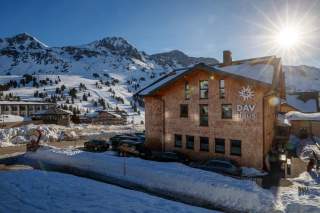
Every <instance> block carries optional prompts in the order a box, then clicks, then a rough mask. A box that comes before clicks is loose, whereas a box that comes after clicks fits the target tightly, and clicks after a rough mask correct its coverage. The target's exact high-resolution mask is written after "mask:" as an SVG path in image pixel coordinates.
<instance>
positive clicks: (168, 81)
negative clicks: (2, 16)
mask: <svg viewBox="0 0 320 213" xmlns="http://www.w3.org/2000/svg"><path fill="white" fill-rule="evenodd" d="M224 54H225V55H224V63H222V64H218V65H213V66H209V65H205V64H198V65H196V66H194V67H192V68H188V69H181V70H177V71H173V72H172V73H169V74H168V75H167V76H164V77H162V78H161V79H159V80H158V81H156V82H154V83H153V84H151V85H149V86H147V87H146V88H144V89H142V90H141V91H139V95H141V96H144V104H145V126H146V141H147V142H146V144H147V145H148V146H149V147H150V148H152V149H160V150H165V151H173V150H178V151H180V152H183V153H185V154H187V155H188V156H189V157H190V158H191V159H194V160H201V159H207V158H211V157H216V156H224V157H228V158H231V159H234V160H237V161H238V162H239V163H240V164H241V165H244V166H250V167H256V168H262V167H263V164H264V158H265V156H266V154H267V153H268V151H269V150H270V148H271V146H272V142H273V137H274V131H275V128H276V126H275V125H276V115H277V113H278V111H279V104H278V100H279V99H280V97H281V96H283V94H285V93H284V92H285V91H283V90H284V79H283V78H284V76H283V74H282V68H281V61H280V59H279V58H276V57H274V56H273V57H265V58H256V59H249V60H242V61H235V62H232V59H231V53H230V52H226V53H224Z"/></svg>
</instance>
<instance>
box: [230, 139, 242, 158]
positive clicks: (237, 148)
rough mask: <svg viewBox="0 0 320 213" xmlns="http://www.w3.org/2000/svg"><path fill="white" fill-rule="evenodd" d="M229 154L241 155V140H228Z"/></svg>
mask: <svg viewBox="0 0 320 213" xmlns="http://www.w3.org/2000/svg"><path fill="white" fill-rule="evenodd" d="M230 154H231V155H237V156H241V141H240V140H230Z"/></svg>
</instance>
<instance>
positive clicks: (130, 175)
mask: <svg viewBox="0 0 320 213" xmlns="http://www.w3.org/2000/svg"><path fill="white" fill-rule="evenodd" d="M23 158H24V159H25V160H33V161H37V162H41V163H44V162H45V163H47V164H54V165H58V166H61V167H64V168H65V167H71V168H76V169H81V170H85V171H86V172H88V173H90V172H94V173H97V174H101V175H103V176H105V177H109V178H115V179H118V180H121V181H127V182H130V183H132V184H136V185H139V186H140V187H144V188H148V189H153V190H157V191H163V192H166V193H170V194H171V195H177V196H187V197H189V198H190V197H192V198H193V199H194V200H195V201H197V200H198V201H199V200H200V201H201V202H202V201H204V202H207V203H210V204H212V205H213V206H216V207H222V208H228V209H233V210H238V211H246V212H247V211H250V212H270V211H272V210H273V208H274V197H273V195H272V193H271V192H269V191H267V190H264V189H262V188H260V187H259V186H258V185H256V184H255V183H254V182H251V181H247V180H237V179H233V178H230V177H226V176H223V175H220V174H216V173H212V172H207V171H202V170H199V169H194V168H191V167H188V166H185V165H183V164H179V163H160V162H154V161H146V160H142V159H139V158H121V157H118V156H113V155H110V154H108V153H89V152H83V151H80V150H71V149H51V148H46V147H44V148H42V149H40V150H38V151H37V152H35V153H26V154H25V155H24V157H23ZM124 171H125V172H124Z"/></svg>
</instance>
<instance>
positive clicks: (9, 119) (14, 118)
mask: <svg viewBox="0 0 320 213" xmlns="http://www.w3.org/2000/svg"><path fill="white" fill-rule="evenodd" d="M29 120H30V119H27V118H24V117H22V116H18V115H1V116H0V122H1V123H14V122H23V121H29Z"/></svg>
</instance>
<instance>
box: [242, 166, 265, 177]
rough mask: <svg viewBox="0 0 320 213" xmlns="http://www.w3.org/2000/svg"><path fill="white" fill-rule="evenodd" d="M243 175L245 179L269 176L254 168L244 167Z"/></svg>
mask: <svg viewBox="0 0 320 213" xmlns="http://www.w3.org/2000/svg"><path fill="white" fill-rule="evenodd" d="M242 175H243V176H245V177H256V176H264V175H267V173H266V172H263V171H259V170H257V169H255V168H252V167H242Z"/></svg>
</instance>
